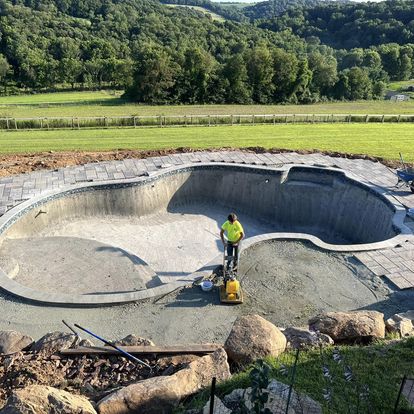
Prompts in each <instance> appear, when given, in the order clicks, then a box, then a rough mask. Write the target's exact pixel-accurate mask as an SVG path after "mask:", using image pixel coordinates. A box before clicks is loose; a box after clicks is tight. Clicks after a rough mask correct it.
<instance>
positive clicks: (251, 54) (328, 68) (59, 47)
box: [0, 0, 414, 104]
mask: <svg viewBox="0 0 414 414" xmlns="http://www.w3.org/2000/svg"><path fill="white" fill-rule="evenodd" d="M163 1H164V0H163ZM396 1H397V0H396ZM174 2H175V3H179V4H187V3H190V4H195V2H196V3H197V4H199V5H202V6H204V7H207V6H208V7H210V6H211V5H209V4H208V3H209V1H208V0H174ZM292 4H298V1H296V0H286V1H285V2H283V4H282V3H281V6H283V7H284V8H288V7H290V6H289V5H292ZM398 4H399V5H400V6H401V7H400V8H401V10H402V12H401V13H402V14H404V13H405V10H406V4H411V3H410V2H403V1H401V0H398ZM211 7H212V8H214V7H215V6H211ZM217 7H221V6H217ZM253 7H256V9H255V10H256V11H255V12H254V13H256V14H254V16H256V15H260V13H259V12H258V10H259V9H260V10H269V7H273V8H274V7H276V3H275V2H274V1H273V0H272V2H270V3H266V4H258V5H256V6H253ZM372 7H373V8H374V9H375V10H377V8H378V7H382V8H383V11H382V12H383V13H385V14H386V13H388V12H389V10H388V9H389V6H388V3H387V4H386V5H383V6H379V5H375V4H373V5H372ZM216 10H218V9H216ZM249 10H250V11H249V12H247V11H246V14H248V13H253V11H252V9H249ZM370 10H371V9H369V6H368V5H364V6H361V7H359V6H358V5H349V4H345V5H340V4H338V5H326V6H319V5H318V6H315V8H314V9H295V10H289V11H288V12H286V13H285V14H283V15H282V16H281V17H275V18H273V17H272V18H271V19H269V20H263V19H262V20H258V21H256V22H255V24H251V23H246V22H243V21H236V20H243V19H241V18H240V16H239V14H237V13H236V14H235V15H234V16H235V19H236V20H226V21H224V22H215V21H212V20H211V19H210V18H209V17H208V16H206V15H205V14H203V13H199V12H197V11H195V10H192V9H188V8H182V7H167V6H166V5H163V4H161V3H159V2H158V1H156V0H123V1H122V2H121V1H119V0H82V1H80V0H0V85H1V84H3V85H4V84H6V83H8V84H9V85H10V86H11V87H12V86H15V87H18V88H29V89H41V88H53V87H55V86H56V85H58V84H62V83H63V84H66V85H72V87H74V86H75V84H76V85H79V84H81V85H82V86H83V87H86V88H95V87H102V86H104V85H105V86H108V85H112V86H115V87H120V88H125V89H126V91H127V92H126V94H127V96H128V97H129V98H131V99H134V100H136V101H139V102H144V103H157V104H160V103H188V104H192V103H241V104H247V103H261V104H265V103H284V102H316V101H320V100H330V99H370V98H372V97H374V98H375V97H380V96H382V94H383V92H384V88H385V83H386V82H387V81H388V80H390V79H397V80H400V79H409V78H410V77H411V76H413V66H414V44H411V43H405V44H398V43H384V42H382V44H380V45H378V46H370V47H369V48H365V49H364V48H362V47H360V46H359V43H361V42H359V43H358V47H351V48H346V47H345V43H346V42H345V40H346V39H345V40H344V44H341V47H340V48H339V49H337V50H335V49H333V48H332V47H331V46H329V45H325V44H323V43H324V41H323V39H324V36H325V35H326V34H327V33H328V34H329V33H331V32H332V33H334V32H335V30H337V29H338V28H337V26H336V25H337V24H338V22H348V23H349V24H350V21H351V20H350V18H349V16H348V14H349V13H351V14H352V16H353V17H354V18H357V19H365V18H366V17H367V15H370V14H369V13H371V15H372V13H373V12H372V11H370ZM229 13H230V12H229ZM267 13H268V11H266V15H267ZM278 13H279V11H277V12H276V10H274V14H273V15H274V16H276V15H277V14H278ZM378 13H379V12H378ZM378 13H377V14H378ZM273 15H272V16H273ZM371 15H370V16H371ZM237 16H238V17H237ZM252 16H253V14H251V15H250V17H252ZM254 16H253V17H252V18H254ZM392 16H394V17H393V18H396V19H397V17H398V16H397V15H396V14H395V13H394V12H393V14H392ZM312 19H313V20H312ZM398 19H400V20H398ZM398 19H397V20H398V21H403V22H404V30H405V32H404V33H405V34H404V36H405V38H407V39H408V38H409V37H410V35H409V32H410V31H411V29H413V30H414V25H413V24H411V23H407V22H406V17H405V16H403V17H398ZM385 20H386V19H385V18H384V21H385ZM314 21H315V25H313V26H312V29H311V28H310V22H314ZM387 21H388V20H387ZM413 21H414V18H413ZM406 23H407V24H406ZM312 24H313V23H312ZM344 24H345V23H344ZM383 24H385V23H384V22H383V21H382V20H379V21H378V22H377V26H379V27H381V25H383ZM332 25H333V26H332ZM331 26H332V27H331ZM367 27H371V26H369V25H368V26H367ZM267 29H271V30H267ZM305 29H306V30H305ZM314 29H315V30H314ZM295 33H297V34H300V35H301V36H303V37H305V38H306V40H305V39H301V38H300V37H298V36H297V35H296V34H295ZM335 33H336V32H335ZM381 33H383V34H384V33H385V34H386V36H383V38H384V39H385V40H388V39H389V32H388V29H387V30H386V29H385V28H384V27H383V31H382V32H381ZM355 36H360V34H357V33H351V34H350V37H351V38H353V39H354V38H356V37H355ZM335 42H337V40H335V41H334V42H333V43H335ZM326 43H328V44H329V42H326ZM331 43H332V42H331ZM348 43H349V42H348ZM350 44H352V42H351V43H350ZM9 89H10V88H9Z"/></svg>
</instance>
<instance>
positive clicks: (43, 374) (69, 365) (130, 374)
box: [0, 352, 198, 408]
mask: <svg viewBox="0 0 414 414" xmlns="http://www.w3.org/2000/svg"><path fill="white" fill-rule="evenodd" d="M196 358H198V357H197V356H195V355H180V356H172V357H163V358H159V359H154V358H153V357H152V358H150V359H145V360H144V362H146V363H148V364H149V365H150V366H151V367H152V368H153V369H152V371H150V370H149V369H148V368H145V367H143V366H141V365H137V364H135V363H133V362H131V361H129V360H127V359H125V358H123V357H119V356H115V355H114V356H110V357H98V356H86V355H85V356H79V357H73V358H70V357H63V356H59V355H52V356H45V355H42V354H33V353H22V352H20V353H18V354H13V355H10V356H0V384H1V385H2V386H1V387H0V408H1V407H2V406H3V405H4V404H5V403H6V400H7V398H8V397H9V396H10V395H11V393H12V391H13V390H15V389H18V388H24V387H27V386H29V385H47V386H49V387H55V388H59V389H63V390H66V391H68V392H71V393H74V394H82V395H84V396H86V397H88V398H89V399H91V400H92V401H95V402H97V401H99V400H100V399H101V398H103V397H104V396H105V395H107V394H108V393H110V392H112V391H113V390H114V389H116V388H120V387H125V386H127V385H129V384H132V383H134V382H137V381H140V380H143V379H147V378H150V377H154V376H159V375H171V374H174V373H175V372H177V371H178V370H179V369H181V368H182V367H183V366H184V365H185V364H186V363H188V362H191V361H192V360H194V359H196Z"/></svg>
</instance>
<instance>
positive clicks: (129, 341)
mask: <svg viewBox="0 0 414 414" xmlns="http://www.w3.org/2000/svg"><path fill="white" fill-rule="evenodd" d="M114 345H116V346H155V344H154V342H152V341H151V340H150V339H147V338H141V337H140V336H136V335H133V334H131V335H127V336H126V337H125V338H122V339H120V340H119V341H115V342H114Z"/></svg>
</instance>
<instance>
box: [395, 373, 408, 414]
mask: <svg viewBox="0 0 414 414" xmlns="http://www.w3.org/2000/svg"><path fill="white" fill-rule="evenodd" d="M406 379H407V376H406V375H404V377H403V379H402V381H401V386H400V389H399V391H398V395H397V399H396V401H395V406H394V414H397V410H398V405H399V404H400V399H401V394H402V392H403V389H404V385H405V380H406Z"/></svg>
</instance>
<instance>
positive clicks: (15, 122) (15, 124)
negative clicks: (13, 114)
mask: <svg viewBox="0 0 414 414" xmlns="http://www.w3.org/2000/svg"><path fill="white" fill-rule="evenodd" d="M14 128H15V130H16V131H17V121H16V118H14Z"/></svg>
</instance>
